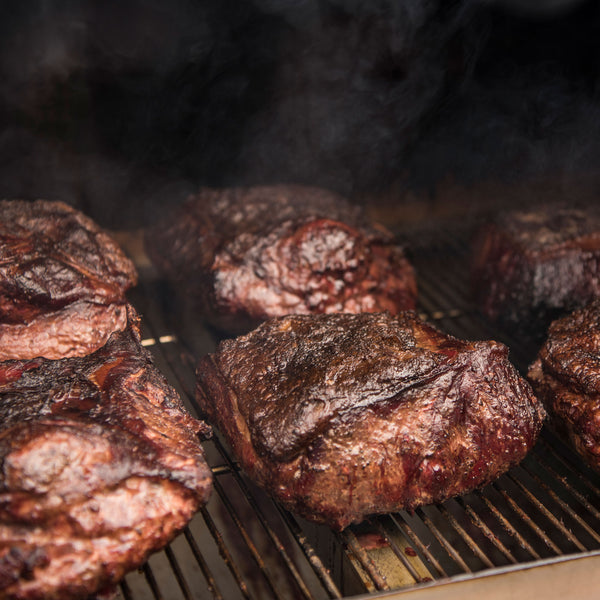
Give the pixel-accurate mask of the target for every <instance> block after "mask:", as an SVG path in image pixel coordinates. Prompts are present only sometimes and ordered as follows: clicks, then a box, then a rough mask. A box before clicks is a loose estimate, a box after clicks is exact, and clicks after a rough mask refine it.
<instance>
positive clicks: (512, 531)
mask: <svg viewBox="0 0 600 600" xmlns="http://www.w3.org/2000/svg"><path fill="white" fill-rule="evenodd" d="M475 494H476V495H477V496H478V497H479V498H480V499H481V500H482V501H483V502H484V504H485V505H486V506H487V508H488V509H489V511H490V512H491V514H492V515H493V516H494V517H495V518H496V519H497V520H498V522H499V523H500V525H501V526H502V527H503V528H504V530H505V531H506V532H507V533H508V534H509V535H510V536H512V537H513V538H514V539H515V540H516V541H517V543H518V544H519V545H520V546H521V548H523V549H524V550H526V551H527V552H528V553H529V554H530V555H531V556H532V557H533V558H535V559H536V560H539V559H540V558H541V556H540V555H539V554H538V553H537V552H536V551H535V549H534V548H533V546H532V545H531V544H530V543H529V542H528V541H527V540H526V539H525V538H524V537H523V536H522V535H521V534H520V533H519V532H518V530H517V529H516V528H515V527H514V526H513V525H512V523H511V522H510V521H509V520H508V519H507V518H506V517H505V516H504V515H503V514H502V512H500V510H499V509H498V508H497V507H496V506H495V505H494V503H493V502H492V501H491V500H490V499H489V498H488V497H487V496H486V495H484V494H483V493H482V492H481V491H478V492H475Z"/></svg>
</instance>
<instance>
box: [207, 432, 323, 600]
mask: <svg viewBox="0 0 600 600" xmlns="http://www.w3.org/2000/svg"><path fill="white" fill-rule="evenodd" d="M216 441H217V440H215V442H216ZM218 445H219V449H220V451H221V454H222V456H223V458H225V459H226V460H227V461H229V457H228V456H227V454H226V453H225V451H224V449H223V447H222V445H221V444H220V442H218ZM230 472H231V473H232V474H233V475H234V476H235V479H236V483H237V485H238V486H239V487H240V489H241V490H242V492H243V494H244V496H245V498H246V500H247V501H248V503H249V504H250V506H251V507H252V509H253V510H254V512H255V514H256V515H257V516H258V517H259V518H260V522H261V525H262V526H263V528H264V530H265V531H266V532H267V534H268V535H269V537H270V539H271V541H272V542H273V544H274V546H275V548H277V550H278V552H279V554H280V555H281V557H282V559H283V561H284V562H285V564H286V566H287V567H288V569H289V571H290V573H291V574H292V575H293V577H294V579H295V581H296V584H297V585H298V587H299V589H300V590H301V592H302V594H303V596H304V597H305V598H312V594H311V593H310V591H309V589H308V588H307V587H306V585H305V583H304V580H303V579H302V577H301V576H300V574H299V573H298V570H297V569H296V567H295V565H294V562H293V561H292V560H291V558H290V557H289V555H288V553H287V552H286V550H285V547H284V545H283V544H282V543H281V541H280V540H279V538H278V537H277V534H276V533H275V532H274V531H273V529H272V528H271V527H270V526H269V524H268V523H267V520H266V518H265V516H264V515H263V513H262V510H261V509H260V507H259V506H258V504H257V503H256V501H255V500H254V496H253V495H252V493H251V492H250V490H249V489H248V486H247V485H246V483H245V482H244V480H243V479H242V477H241V476H240V473H239V470H238V469H234V468H233V464H230ZM224 496H225V494H223V492H221V498H222V500H223V501H224V502H225V503H226V504H228V505H229V506H230V507H231V504H230V503H229V500H228V499H227V498H226V497H224ZM231 508H232V507H231ZM232 510H233V508H232ZM232 516H233V517H234V520H236V521H238V522H239V519H238V518H237V514H236V513H235V510H233V513H232ZM240 525H241V522H240ZM258 556H259V558H260V555H258ZM313 566H314V564H313ZM323 571H325V568H324V567H323Z"/></svg>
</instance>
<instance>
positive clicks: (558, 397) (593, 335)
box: [528, 300, 600, 471]
mask: <svg viewBox="0 0 600 600" xmlns="http://www.w3.org/2000/svg"><path fill="white" fill-rule="evenodd" d="M528 376H529V379H530V381H531V384H532V386H533V388H534V389H535V391H536V393H537V394H538V396H539V398H540V399H541V400H542V401H543V402H544V403H545V405H546V408H547V409H548V413H549V415H550V417H551V422H552V424H553V425H554V426H555V428H556V430H557V431H558V432H559V433H561V434H562V435H564V436H565V438H567V439H568V440H570V441H571V443H572V444H573V446H574V447H575V449H576V450H577V451H578V452H579V454H580V455H581V456H582V457H583V458H584V459H585V460H586V461H587V462H588V463H589V464H590V466H592V467H593V468H594V469H596V470H598V471H600V301H599V300H595V301H594V302H592V303H590V304H589V305H588V306H586V307H584V308H582V309H578V310H576V311H574V312H573V313H571V314H569V315H567V316H565V317H562V318H561V319H557V320H556V321H554V322H553V323H552V324H551V325H550V327H549V329H548V335H547V338H546V341H545V343H544V344H543V346H542V347H541V349H540V351H539V353H538V356H537V358H536V360H535V361H534V362H533V363H532V364H531V366H530V368H529V373H528Z"/></svg>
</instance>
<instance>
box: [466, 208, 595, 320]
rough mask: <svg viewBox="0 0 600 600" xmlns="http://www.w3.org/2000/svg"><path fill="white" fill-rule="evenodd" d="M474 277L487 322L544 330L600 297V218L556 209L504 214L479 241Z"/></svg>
mask: <svg viewBox="0 0 600 600" xmlns="http://www.w3.org/2000/svg"><path fill="white" fill-rule="evenodd" d="M472 275H473V289H474V295H475V298H476V299H477V301H478V304H479V305H480V307H481V309H482V311H483V313H484V314H486V315H487V316H488V317H490V318H492V319H499V320H504V321H508V322H525V321H527V320H532V321H536V322H541V324H542V325H543V327H544V328H545V327H547V326H548V325H549V323H550V322H551V320H552V319H553V318H556V317H557V316H560V315H561V314H566V313H567V312H569V311H570V310H573V309H575V308H580V307H582V306H584V305H585V304H587V303H588V302H589V301H590V300H592V299H593V298H595V297H597V296H598V295H599V294H600V217H599V216H598V214H597V213H596V212H594V211H591V210H590V209H588V210H587V211H584V210H580V209H574V208H573V209H571V208H556V207H545V208H544V209H540V210H537V211H536V210H532V211H514V212H510V213H505V214H502V215H500V216H498V218H497V219H496V220H495V221H494V222H493V223H490V224H488V225H486V226H485V227H483V228H482V229H481V231H480V232H479V234H478V236H477V239H476V242H475V244H474V263H473V271H472Z"/></svg>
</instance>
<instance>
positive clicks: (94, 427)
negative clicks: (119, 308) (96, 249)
mask: <svg viewBox="0 0 600 600" xmlns="http://www.w3.org/2000/svg"><path fill="white" fill-rule="evenodd" d="M127 313H128V316H129V325H128V327H127V328H126V329H125V330H124V331H122V332H118V333H115V334H113V335H112V337H111V338H110V340H109V341H108V343H107V344H106V345H105V346H104V347H103V348H101V349H100V350H98V351H97V352H95V353H93V354H91V355H89V356H87V357H83V358H67V359H63V360H56V361H54V360H47V359H43V358H36V359H33V360H21V361H6V362H2V363H0V422H1V423H2V425H1V431H0V465H1V470H0V597H2V598H19V599H25V598H27V599H34V598H36V599H37V598H81V597H87V596H88V595H89V594H91V593H93V592H95V591H97V590H98V589H100V588H101V587H103V586H106V585H109V584H111V583H115V582H116V581H118V580H119V579H120V578H121V577H122V576H123V575H124V574H125V573H126V572H127V571H129V570H131V569H133V568H135V567H137V566H139V565H140V564H142V563H143V561H144V560H145V559H146V558H147V556H148V555H149V554H150V553H151V552H153V551H156V550H158V549H160V548H161V547H162V546H164V545H165V544H166V543H167V542H168V541H169V540H170V539H171V538H173V537H174V535H175V534H176V533H178V532H179V531H180V530H181V529H182V528H183V527H184V526H185V525H186V524H187V523H188V521H189V520H190V519H191V517H192V516H193V515H194V513H195V512H196V511H197V509H198V508H199V507H200V506H201V505H202V504H203V503H204V502H206V500H207V498H208V496H209V493H210V490H211V472H210V469H209V468H208V466H207V464H206V462H205V460H204V454H203V450H202V448H201V445H200V442H199V439H198V437H197V435H196V434H197V433H207V431H208V428H207V426H206V425H204V424H203V423H202V422H200V421H197V420H196V419H194V418H192V417H191V416H190V415H189V414H188V413H187V412H186V411H185V409H184V407H183V405H182V403H181V400H180V398H179V396H178V395H177V394H176V392H175V390H174V389H173V388H171V387H170V386H169V385H168V383H167V382H166V380H165V379H164V377H163V376H162V375H161V374H160V373H159V372H158V370H157V369H156V368H155V367H154V365H153V363H152V361H151V359H150V355H149V354H148V353H147V351H146V350H145V349H144V348H143V347H142V346H141V344H140V340H139V332H138V320H137V316H136V315H135V312H134V311H133V309H132V308H131V307H128V308H127Z"/></svg>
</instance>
